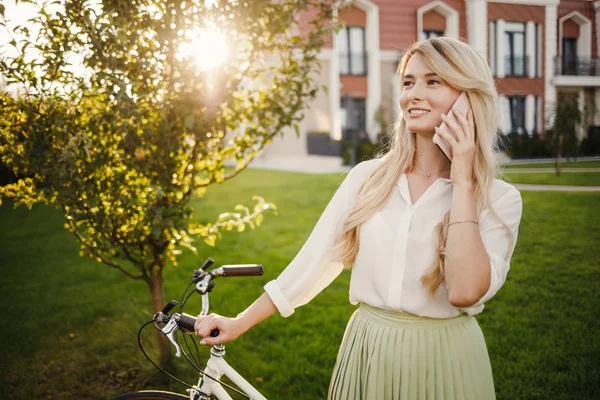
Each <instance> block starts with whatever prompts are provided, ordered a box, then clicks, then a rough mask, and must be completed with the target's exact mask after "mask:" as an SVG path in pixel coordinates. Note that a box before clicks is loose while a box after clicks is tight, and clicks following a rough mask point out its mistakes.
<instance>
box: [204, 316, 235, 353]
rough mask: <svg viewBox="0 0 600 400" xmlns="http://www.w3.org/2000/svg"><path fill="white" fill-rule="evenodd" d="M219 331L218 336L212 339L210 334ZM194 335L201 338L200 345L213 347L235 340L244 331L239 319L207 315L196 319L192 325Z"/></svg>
mask: <svg viewBox="0 0 600 400" xmlns="http://www.w3.org/2000/svg"><path fill="white" fill-rule="evenodd" d="M214 329H218V330H219V336H216V337H212V336H210V333H211V332H212V331H213V330H214ZM194 331H195V333H196V335H198V336H200V337H202V340H201V341H200V344H203V345H207V346H214V345H216V344H223V343H227V342H231V341H233V340H235V339H237V338H238V337H239V336H240V335H241V334H242V333H244V332H245V329H243V327H242V322H241V321H240V319H239V318H228V317H223V316H221V315H218V314H209V315H206V316H204V317H198V320H197V321H196V323H195V324H194Z"/></svg>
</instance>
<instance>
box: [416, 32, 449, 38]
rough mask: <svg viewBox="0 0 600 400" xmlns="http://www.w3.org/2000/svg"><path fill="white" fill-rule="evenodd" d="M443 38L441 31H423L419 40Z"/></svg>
mask: <svg viewBox="0 0 600 400" xmlns="http://www.w3.org/2000/svg"><path fill="white" fill-rule="evenodd" d="M440 36H444V32H443V31H423V32H421V40H425V39H433V38H436V37H440Z"/></svg>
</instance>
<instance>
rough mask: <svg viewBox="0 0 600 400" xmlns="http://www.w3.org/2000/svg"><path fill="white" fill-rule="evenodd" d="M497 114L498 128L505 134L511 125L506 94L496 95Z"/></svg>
mask: <svg viewBox="0 0 600 400" xmlns="http://www.w3.org/2000/svg"><path fill="white" fill-rule="evenodd" d="M498 115H499V117H500V129H501V130H502V132H504V134H505V135H507V134H509V133H510V131H511V129H512V127H511V123H510V107H509V104H508V99H507V98H506V96H503V95H500V96H498Z"/></svg>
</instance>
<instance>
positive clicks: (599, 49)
mask: <svg viewBox="0 0 600 400" xmlns="http://www.w3.org/2000/svg"><path fill="white" fill-rule="evenodd" d="M593 4H594V11H595V12H596V54H598V57H600V1H595V2H594V3H593Z"/></svg>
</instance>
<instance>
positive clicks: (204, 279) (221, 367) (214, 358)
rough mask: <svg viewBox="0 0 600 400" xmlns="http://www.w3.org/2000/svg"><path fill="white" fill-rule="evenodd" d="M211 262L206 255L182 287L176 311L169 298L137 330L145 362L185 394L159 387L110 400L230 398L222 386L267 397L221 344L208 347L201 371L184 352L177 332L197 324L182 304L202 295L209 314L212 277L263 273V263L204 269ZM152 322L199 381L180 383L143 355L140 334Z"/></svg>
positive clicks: (204, 311)
mask: <svg viewBox="0 0 600 400" xmlns="http://www.w3.org/2000/svg"><path fill="white" fill-rule="evenodd" d="M213 264H214V260H213V259H211V258H209V259H208V260H206V261H205V262H204V264H203V265H202V267H200V268H199V269H197V270H195V271H194V273H193V277H192V280H191V281H190V283H189V284H188V286H187V287H186V288H185V290H184V291H183V294H182V296H181V302H180V305H179V311H178V312H175V313H171V314H169V312H171V311H172V310H173V308H174V307H175V306H176V305H177V301H175V300H171V301H170V302H169V303H168V304H167V305H166V306H165V307H164V309H163V310H162V311H159V312H157V313H156V314H154V316H153V318H152V320H151V321H148V322H147V323H145V324H144V325H143V326H142V327H141V328H140V329H139V331H138V345H139V346H140V349H141V351H142V353H144V355H145V356H146V358H147V359H148V361H150V362H151V363H152V364H153V365H154V366H155V367H156V368H158V369H159V370H160V371H162V372H163V373H165V374H166V375H168V376H169V377H170V378H172V379H175V380H176V381H178V382H179V383H182V384H184V385H185V386H188V389H187V392H188V395H187V396H184V395H181V394H177V393H173V392H166V391H159V390H143V391H137V392H131V393H126V394H122V395H120V396H117V397H115V398H114V399H113V400H150V399H151V400H159V399H160V400H184V399H187V400H210V399H211V398H213V397H211V396H216V398H217V399H219V400H232V397H231V396H230V395H229V394H228V393H227V391H226V390H225V388H224V386H225V387H227V388H228V389H230V390H233V391H235V392H237V393H238V394H241V395H243V396H245V397H247V398H249V399H251V400H266V398H265V397H264V396H263V395H262V394H261V393H260V392H259V391H258V390H257V389H256V388H254V387H253V386H252V385H251V384H250V383H249V382H248V381H246V380H245V379H244V378H243V377H242V376H241V375H240V374H239V373H238V372H237V371H236V370H235V369H233V367H231V366H230V365H229V364H228V363H227V361H225V358H224V356H225V346H224V345H222V344H220V345H215V346H212V347H211V350H210V358H209V360H208V362H207V363H206V368H205V369H204V370H202V368H200V365H199V364H200V363H199V360H196V359H193V357H194V356H193V355H192V358H190V356H188V354H187V353H186V352H185V351H183V349H182V348H181V345H180V344H179V339H178V335H177V332H178V331H182V332H183V333H186V334H191V333H194V324H195V323H196V320H197V317H194V316H191V315H189V314H185V313H183V312H182V310H183V306H184V305H185V303H186V302H187V300H188V299H189V298H190V297H191V296H192V295H193V294H194V293H199V294H201V295H202V312H201V313H200V315H199V316H205V315H208V310H209V301H208V294H209V293H210V292H211V291H212V289H213V288H214V285H215V284H214V282H213V279H215V278H217V277H220V276H223V277H226V276H259V275H262V274H263V272H264V270H263V267H262V265H257V264H243V265H223V266H221V267H219V268H215V269H213V270H211V271H207V269H208V268H209V267H211V266H212V265H213ZM192 284H195V290H192V291H191V292H190V293H189V294H188V295H187V297H186V292H187V291H188V289H189V288H190V286H191V285H192ZM152 323H153V324H154V326H155V327H156V329H158V330H159V331H161V332H162V333H163V334H164V335H166V336H167V338H168V339H169V341H170V342H171V343H172V344H173V346H174V347H175V349H176V352H175V356H176V357H181V355H182V354H183V356H184V357H185V359H186V361H187V362H188V363H189V364H190V365H191V366H192V367H194V368H195V369H196V370H197V371H198V372H199V374H200V378H199V379H198V383H197V384H196V385H190V384H188V383H186V382H183V381H181V380H180V379H178V378H177V377H175V376H173V375H171V374H169V373H168V372H166V371H164V370H163V369H161V368H160V367H159V366H158V365H156V363H154V361H152V359H151V358H150V357H149V356H148V354H146V352H145V351H144V348H143V346H142V343H141V333H142V331H143V330H144V328H145V327H147V326H148V325H150V324H152ZM161 324H162V325H163V326H162V327H160V326H159V325H161ZM210 335H211V336H212V337H216V336H218V335H219V330H218V329H214V330H213V331H212V332H211V333H210ZM183 338H184V342H185V344H186V347H187V349H188V351H189V352H190V353H191V349H190V347H189V345H188V343H187V340H186V337H185V335H184V336H183ZM192 343H193V344H194V347H195V348H196V354H198V347H197V344H196V342H195V341H194V340H192ZM198 358H199V355H198ZM223 375H225V376H227V377H228V378H229V379H230V380H231V381H232V382H233V383H235V384H236V385H237V386H238V388H239V389H241V391H240V390H237V389H235V388H234V387H232V386H229V385H227V384H226V383H224V382H221V377H222V376H223Z"/></svg>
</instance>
